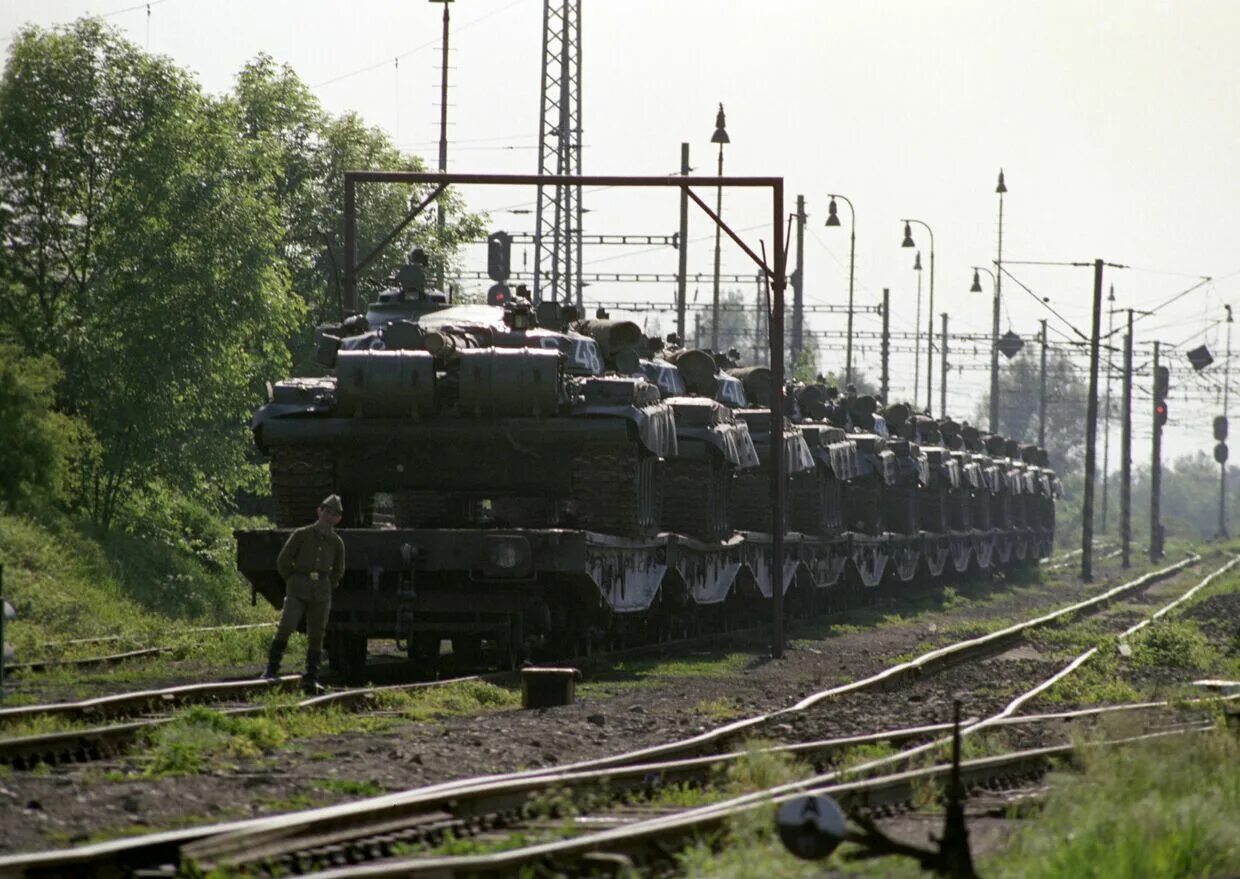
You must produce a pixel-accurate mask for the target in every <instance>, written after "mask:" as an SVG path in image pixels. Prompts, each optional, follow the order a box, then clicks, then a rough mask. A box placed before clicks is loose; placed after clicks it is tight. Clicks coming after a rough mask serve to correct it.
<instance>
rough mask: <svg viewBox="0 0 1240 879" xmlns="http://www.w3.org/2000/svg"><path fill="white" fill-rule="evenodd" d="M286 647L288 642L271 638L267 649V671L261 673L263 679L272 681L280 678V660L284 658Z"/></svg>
mask: <svg viewBox="0 0 1240 879" xmlns="http://www.w3.org/2000/svg"><path fill="white" fill-rule="evenodd" d="M286 647H288V641H281V640H280V639H279V638H273V639H272V641H271V646H270V647H268V648H267V670H266V671H265V672H263V678H264V679H266V680H269V681H274V680H276V679H277V678H278V677H280V660H281V659H283V658H284V648H286Z"/></svg>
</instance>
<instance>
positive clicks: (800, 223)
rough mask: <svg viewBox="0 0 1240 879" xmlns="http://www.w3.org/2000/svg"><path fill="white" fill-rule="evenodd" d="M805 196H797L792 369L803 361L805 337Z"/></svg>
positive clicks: (793, 277) (793, 275)
mask: <svg viewBox="0 0 1240 879" xmlns="http://www.w3.org/2000/svg"><path fill="white" fill-rule="evenodd" d="M806 219H808V218H807V217H806V215H805V196H803V195H798V196H797V267H796V270H795V271H793V273H792V368H793V369H795V368H796V366H797V363H798V362H799V361H800V360H801V352H802V351H803V350H804V335H805V308H804V306H805V298H804V297H805V293H804V291H805V221H806Z"/></svg>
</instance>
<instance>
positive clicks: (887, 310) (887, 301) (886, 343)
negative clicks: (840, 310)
mask: <svg viewBox="0 0 1240 879" xmlns="http://www.w3.org/2000/svg"><path fill="white" fill-rule="evenodd" d="M882 355H883V370H882V375H881V377H880V382H879V384H880V385H881V390H882V392H883V402H884V403H887V402H889V401H890V400H891V397H890V395H889V394H888V393H887V390H888V384H889V381H888V380H889V373H888V367H889V366H890V360H891V290H890V289H889V288H887V287H884V288H883V342H882Z"/></svg>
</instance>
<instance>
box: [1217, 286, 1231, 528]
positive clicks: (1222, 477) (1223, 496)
mask: <svg viewBox="0 0 1240 879" xmlns="http://www.w3.org/2000/svg"><path fill="white" fill-rule="evenodd" d="M1223 307H1224V308H1226V309H1227V353H1226V355H1225V356H1224V358H1223V422H1224V423H1226V422H1227V404H1228V402H1229V398H1230V396H1231V306H1230V305H1224V306H1223ZM1219 442H1220V443H1221V444H1223V447H1224V448H1226V442H1227V440H1226V439H1222V440H1220V441H1219ZM1218 536H1219V539H1220V540H1226V539H1227V460H1226V459H1224V460H1222V461H1220V462H1219V465H1218Z"/></svg>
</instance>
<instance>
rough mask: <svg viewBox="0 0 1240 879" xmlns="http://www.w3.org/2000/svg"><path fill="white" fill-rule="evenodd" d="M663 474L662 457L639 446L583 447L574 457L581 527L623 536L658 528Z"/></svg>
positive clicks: (575, 483)
mask: <svg viewBox="0 0 1240 879" xmlns="http://www.w3.org/2000/svg"><path fill="white" fill-rule="evenodd" d="M659 477H660V472H659V459H658V458H656V457H655V456H654V455H652V454H650V453H649V452H647V451H646V450H645V449H642V448H639V447H638V446H637V445H625V446H619V447H617V446H598V447H593V448H586V449H583V450H582V451H581V452H580V453H578V454H577V455H576V456H575V457H574V458H573V502H574V505H575V506H576V510H577V513H576V518H577V525H578V527H580V528H584V529H585V530H587V531H598V532H600V533H603V534H614V535H617V536H619V537H641V536H644V535H647V534H651V533H653V532H655V531H657V530H658V528H659V514H660V512H661V508H662V506H663V503H662V500H663V498H662V494H663V492H662V483H661V480H660V478H659Z"/></svg>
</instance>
